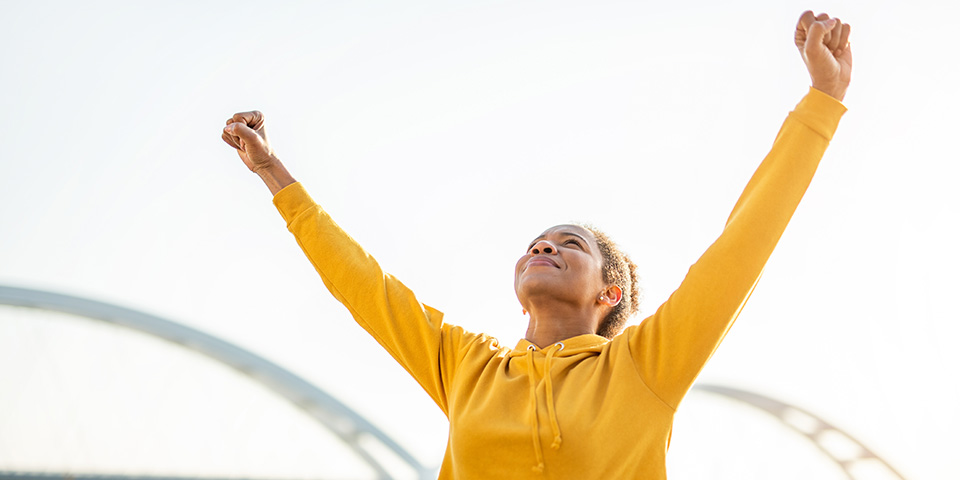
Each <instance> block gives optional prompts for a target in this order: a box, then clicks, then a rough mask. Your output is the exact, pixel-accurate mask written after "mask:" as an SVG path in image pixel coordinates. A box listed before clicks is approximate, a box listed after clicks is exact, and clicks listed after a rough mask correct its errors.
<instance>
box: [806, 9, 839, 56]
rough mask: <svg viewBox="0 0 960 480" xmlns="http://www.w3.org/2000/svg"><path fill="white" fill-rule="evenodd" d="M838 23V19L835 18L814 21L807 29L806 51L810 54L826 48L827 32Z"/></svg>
mask: <svg viewBox="0 0 960 480" xmlns="http://www.w3.org/2000/svg"><path fill="white" fill-rule="evenodd" d="M836 23H837V19H835V18H831V19H828V20H824V21H817V22H813V24H811V25H810V29H809V30H808V31H807V42H806V43H805V44H804V46H803V49H804V51H805V52H806V53H807V54H808V55H809V54H811V53H814V52H815V51H819V50H820V49H822V48H826V47H824V44H825V42H824V40H825V38H826V36H827V34H828V33H830V32H831V31H832V30H833V27H834V25H836Z"/></svg>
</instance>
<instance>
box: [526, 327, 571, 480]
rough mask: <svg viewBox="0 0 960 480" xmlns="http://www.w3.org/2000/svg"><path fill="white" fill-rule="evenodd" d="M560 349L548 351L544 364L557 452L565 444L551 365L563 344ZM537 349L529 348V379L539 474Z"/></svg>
mask: <svg viewBox="0 0 960 480" xmlns="http://www.w3.org/2000/svg"><path fill="white" fill-rule="evenodd" d="M556 345H557V346H558V347H559V348H556V349H549V350H547V360H546V363H545V364H544V379H545V380H546V385H545V387H546V390H547V416H548V417H550V428H551V430H552V431H553V443H552V444H551V445H550V448H552V449H554V450H557V449H559V448H560V444H561V443H562V442H563V439H562V438H561V436H560V423H559V422H558V421H557V408H556V406H555V405H554V404H553V382H552V376H551V372H550V367H551V366H552V365H551V364H552V363H553V362H552V360H553V356H554V355H555V354H556V353H557V352H559V351H561V350H563V344H562V343H557V344H556ZM535 349H536V347H535V346H534V345H529V346H528V347H527V354H526V357H527V367H528V368H529V370H530V372H529V374H528V376H527V378H529V379H530V401H531V402H532V403H533V420H532V421H531V422H530V423H531V425H530V427H531V434H532V435H533V451H534V453H535V454H536V459H537V464H536V465H535V466H534V467H533V471H534V472H537V473H542V472H543V447H542V446H541V445H540V418H539V415H538V413H539V408H540V405H539V402H538V401H537V379H536V373H537V371H536V369H535V366H534V363H533V352H534V350H535Z"/></svg>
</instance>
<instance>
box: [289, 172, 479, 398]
mask: <svg viewBox="0 0 960 480" xmlns="http://www.w3.org/2000/svg"><path fill="white" fill-rule="evenodd" d="M273 202H274V204H275V205H276V207H277V209H278V210H279V211H280V214H281V215H282V216H283V218H284V220H286V222H287V229H288V230H290V233H292V234H293V235H294V237H296V239H297V243H298V244H299V245H300V248H301V249H302V250H303V252H304V253H305V254H306V256H307V258H308V259H309V260H310V263H312V264H313V266H314V268H315V269H316V270H317V273H319V274H320V278H321V279H322V280H323V283H324V285H326V287H327V289H328V290H329V291H330V293H331V294H333V296H334V297H335V298H336V299H337V300H338V301H340V303H342V304H343V305H344V306H345V307H346V308H347V310H348V311H349V312H350V314H351V315H353V318H354V319H355V320H356V321H357V323H358V324H360V326H361V327H363V329H364V330H366V331H367V332H368V333H369V334H370V335H371V336H373V338H374V339H376V341H377V342H379V343H380V345H382V346H383V348H384V349H386V350H387V352H389V353H390V355H391V356H393V358H394V359H396V360H397V361H398V362H399V363H400V364H401V365H402V366H403V368H405V369H406V370H407V372H409V373H410V375H412V376H413V377H414V378H415V379H416V380H417V382H419V383H420V385H421V386H422V387H423V389H424V390H426V391H427V393H428V394H429V395H430V397H431V398H432V399H433V400H434V402H436V403H437V405H438V406H440V408H441V410H443V412H444V413H445V414H446V413H447V400H446V394H445V389H444V385H445V384H448V383H446V382H445V381H444V380H449V379H447V378H446V377H447V376H449V375H451V372H453V371H454V369H455V368H454V362H455V361H456V357H457V351H458V349H459V344H460V342H461V340H462V339H463V336H464V332H463V330H462V329H460V328H459V327H457V328H450V327H449V326H448V325H446V324H444V323H443V313H441V312H440V311H438V310H436V309H434V308H431V307H429V306H427V305H424V304H422V303H420V302H419V301H418V300H417V298H416V296H415V295H414V294H413V292H412V291H410V289H409V288H407V287H406V286H405V285H403V283H401V282H400V281H399V280H397V279H396V278H394V277H393V276H392V275H390V274H387V273H385V272H383V270H381V268H380V265H379V264H378V263H377V261H376V260H375V259H374V258H373V257H372V256H370V255H369V254H368V253H367V252H366V251H365V250H364V249H363V248H361V247H360V245H358V244H357V242H355V241H354V240H353V238H351V237H350V236H349V235H348V234H347V233H346V232H344V231H343V230H342V229H341V228H340V227H339V226H338V225H337V224H336V223H335V222H334V221H333V220H332V219H331V218H330V215H328V214H327V212H325V211H324V210H323V209H321V208H320V206H318V205H317V204H316V203H315V202H314V201H313V199H311V198H310V195H309V194H307V192H306V190H305V189H304V188H303V186H302V185H301V184H300V183H294V184H292V185H289V186H287V187H286V188H284V189H283V190H281V191H280V192H277V194H276V196H275V197H274V199H273Z"/></svg>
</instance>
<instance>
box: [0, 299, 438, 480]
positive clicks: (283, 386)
mask: <svg viewBox="0 0 960 480" xmlns="http://www.w3.org/2000/svg"><path fill="white" fill-rule="evenodd" d="M0 305H12V306H17V307H30V308H39V309H43V310H50V311H55V312H62V313H68V314H71V315H78V316H81V317H86V318H91V319H95V320H102V321H104V322H107V323H110V324H113V325H119V326H123V327H127V328H131V329H134V330H137V331H140V332H143V333H146V334H149V335H152V336H156V337H160V338H162V339H164V340H167V341H169V342H173V343H175V344H177V345H179V346H181V347H183V348H187V349H190V350H193V351H195V352H198V353H200V354H203V355H205V356H207V357H210V358H212V359H214V360H216V361H218V362H222V363H224V364H226V365H228V366H229V367H231V368H233V369H234V370H237V371H238V372H240V373H242V374H243V375H245V376H247V377H249V378H250V379H251V380H253V381H254V382H257V383H259V384H260V385H262V386H264V387H266V388H267V389H268V390H270V391H272V392H274V393H276V394H277V395H280V396H281V397H282V398H284V399H285V400H287V401H289V402H291V403H293V404H294V405H296V406H298V407H300V408H301V409H303V411H304V412H306V413H307V415H309V416H310V417H311V418H313V419H314V420H316V421H317V422H319V423H320V424H322V425H323V426H324V427H326V428H327V429H329V430H330V431H331V432H333V433H334V434H335V435H336V436H337V437H338V438H340V440H341V441H343V443H344V444H346V445H347V446H348V447H349V448H350V449H351V450H353V451H354V453H356V454H357V455H358V456H359V457H360V458H361V459H363V461H364V462H366V464H367V465H369V466H370V467H371V468H373V470H374V471H376V472H377V475H378V477H379V478H381V479H389V478H393V477H392V476H391V475H390V472H388V471H387V470H386V468H385V467H384V466H383V465H382V464H381V462H380V461H378V459H377V458H376V457H375V456H374V455H373V454H372V452H370V451H368V450H367V449H366V448H364V446H363V443H364V442H363V441H362V440H364V438H365V437H366V438H370V439H374V440H376V441H377V442H379V443H380V444H381V445H383V446H384V447H386V448H387V449H389V450H390V451H391V452H393V453H394V454H395V455H396V456H397V457H398V458H399V459H400V460H402V461H403V462H404V463H406V464H407V465H408V466H410V468H412V469H413V470H414V471H415V472H417V476H418V477H419V478H423V479H426V478H431V477H432V476H433V475H434V471H433V470H432V469H429V468H427V467H425V466H424V465H422V464H421V463H420V462H419V461H418V460H417V459H416V458H415V457H414V456H413V455H411V454H410V453H409V452H407V451H406V450H405V449H404V448H403V447H401V446H400V444H398V443H397V442H396V441H394V440H393V439H392V438H390V437H388V436H387V435H386V434H385V433H383V432H382V431H380V430H379V429H378V428H377V427H375V426H374V425H373V424H372V423H370V422H369V421H367V420H366V419H365V418H363V417H362V416H360V415H359V414H358V413H356V412H355V411H353V410H352V409H350V407H348V406H346V405H344V404H343V403H341V402H340V401H339V400H337V399H336V398H334V397H333V396H331V395H330V394H328V393H326V392H324V391H323V390H321V389H320V388H318V387H317V386H315V385H313V384H311V383H310V382H308V381H306V380H304V379H303V378H301V377H299V376H297V375H294V374H293V373H291V372H290V371H288V370H286V369H284V368H283V367H280V366H279V365H277V364H275V363H273V362H271V361H269V360H267V359H265V358H263V357H260V356H258V355H256V354H254V353H251V352H249V351H247V350H244V349H242V348H240V347H238V346H236V345H233V344H231V343H228V342H225V341H223V340H221V339H219V338H217V337H214V336H212V335H209V334H206V333H203V332H201V331H199V330H196V329H193V328H190V327H188V326H185V325H181V324H179V323H176V322H173V321H170V320H167V319H164V318H160V317H158V316H156V315H151V314H149V313H144V312H141V311H137V310H133V309H129V308H124V307H119V306H116V305H111V304H108V303H103V302H98V301H95V300H89V299H86V298H80V297H73V296H69V295H62V294H59V293H52V292H45V291H41V290H31V289H25V288H16V287H7V286H0ZM28 477H30V478H40V477H34V476H32V475H30V474H23V478H28Z"/></svg>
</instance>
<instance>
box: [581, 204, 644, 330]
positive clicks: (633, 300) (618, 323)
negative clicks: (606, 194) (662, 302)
mask: <svg viewBox="0 0 960 480" xmlns="http://www.w3.org/2000/svg"><path fill="white" fill-rule="evenodd" d="M578 225H579V226H581V227H583V228H585V229H587V230H589V231H590V233H592V234H593V236H594V238H596V240H597V246H598V247H600V255H601V256H602V257H603V266H602V270H603V281H604V282H605V283H607V284H608V285H617V286H618V287H620V288H621V289H622V290H623V298H622V299H621V300H620V303H618V304H617V306H616V307H613V310H612V311H611V312H610V313H609V314H608V315H607V316H606V318H604V319H603V320H601V321H600V325H599V326H598V327H597V335H600V336H602V337H606V338H608V339H611V340H612V339H613V337H615V336H617V335H619V334H620V332H622V331H623V327H624V325H626V323H627V319H628V318H630V317H632V316H633V315H634V314H636V313H637V312H639V311H640V299H641V288H640V279H639V277H638V275H637V265H636V264H634V263H633V261H632V260H630V257H628V256H627V254H625V253H623V251H622V250H620V247H618V246H617V244H616V243H614V241H613V240H611V239H610V237H608V236H607V234H606V233H604V232H603V231H602V230H600V229H598V228H597V227H595V226H593V225H590V224H583V223H580V224H578Z"/></svg>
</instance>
